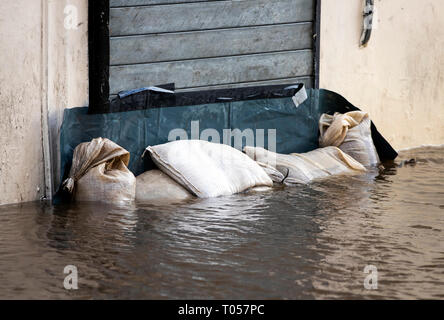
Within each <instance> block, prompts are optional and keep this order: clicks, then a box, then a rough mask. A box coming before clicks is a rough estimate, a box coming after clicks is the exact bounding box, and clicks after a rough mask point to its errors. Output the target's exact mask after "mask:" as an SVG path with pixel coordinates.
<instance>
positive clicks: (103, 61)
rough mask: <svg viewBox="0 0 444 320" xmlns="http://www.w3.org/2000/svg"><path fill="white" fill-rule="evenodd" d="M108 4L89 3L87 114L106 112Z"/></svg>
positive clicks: (101, 0)
mask: <svg viewBox="0 0 444 320" xmlns="http://www.w3.org/2000/svg"><path fill="white" fill-rule="evenodd" d="M321 1H322V0H315V10H314V17H313V21H314V26H315V30H314V32H315V36H314V37H313V51H314V63H313V66H314V70H313V73H314V88H316V89H318V88H319V62H320V43H321V42H320V40H321V39H320V38H321V32H320V31H321ZM109 9H110V5H109V0H89V1H88V55H89V108H88V113H91V114H94V113H103V112H105V111H107V110H108V109H109V105H110V101H109V91H110V87H109V70H110V32H109Z"/></svg>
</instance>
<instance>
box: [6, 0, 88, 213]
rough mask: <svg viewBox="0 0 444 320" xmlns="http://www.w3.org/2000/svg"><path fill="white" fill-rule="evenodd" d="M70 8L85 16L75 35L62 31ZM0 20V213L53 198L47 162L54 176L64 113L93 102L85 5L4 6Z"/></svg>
mask: <svg viewBox="0 0 444 320" xmlns="http://www.w3.org/2000/svg"><path fill="white" fill-rule="evenodd" d="M68 4H72V5H75V6H76V7H77V9H78V12H79V19H78V20H79V26H78V28H77V29H76V30H67V29H65V28H64V19H65V14H64V8H65V6H66V5H68ZM0 12H1V13H2V15H1V17H0V48H1V49H0V61H1V68H0V132H1V134H0V205H1V204H8V203H16V202H24V201H33V200H38V199H40V198H41V197H42V196H45V194H46V192H50V191H51V186H52V183H51V181H52V180H53V178H54V176H53V174H52V171H51V170H50V169H49V170H46V173H45V159H46V164H47V165H46V167H47V168H49V166H50V162H52V161H54V159H56V157H57V156H58V152H57V149H56V148H57V141H58V128H59V126H60V122H61V118H62V112H63V109H64V108H67V107H75V106H82V105H85V104H86V102H87V99H88V97H87V91H88V88H87V84H88V81H87V79H88V67H87V0H70V1H68V0H66V1H64V0H14V1H12V0H11V1H9V0H8V1H6V0H2V1H0ZM48 120H49V121H48ZM48 131H49V132H50V133H51V134H50V135H48V134H47V133H48ZM51 141H52V142H53V145H54V146H55V147H54V148H52V147H49V145H50V142H51ZM44 155H45V156H44ZM54 163H57V161H54ZM55 170H56V168H54V171H55ZM57 176H58V174H57ZM45 180H46V181H48V183H45Z"/></svg>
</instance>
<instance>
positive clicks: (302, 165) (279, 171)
mask: <svg viewBox="0 0 444 320" xmlns="http://www.w3.org/2000/svg"><path fill="white" fill-rule="evenodd" d="M244 152H245V153H246V154H247V155H248V156H249V157H250V158H251V159H253V160H255V161H256V162H257V163H258V164H259V165H261V166H262V167H263V168H264V170H265V171H266V172H267V173H268V175H269V176H270V177H271V178H272V179H273V181H274V182H279V183H284V184H295V183H302V184H306V183H309V182H312V181H314V180H318V179H322V178H327V177H330V176H334V175H343V174H358V173H362V172H365V171H366V169H365V167H364V166H363V165H362V164H360V163H359V162H357V161H356V160H354V159H353V158H352V157H350V156H349V155H347V154H346V153H344V152H342V151H341V150H340V149H338V148H336V147H326V148H320V149H316V150H314V151H310V152H307V153H292V154H279V153H274V152H271V151H268V150H265V149H263V148H259V147H245V148H244Z"/></svg>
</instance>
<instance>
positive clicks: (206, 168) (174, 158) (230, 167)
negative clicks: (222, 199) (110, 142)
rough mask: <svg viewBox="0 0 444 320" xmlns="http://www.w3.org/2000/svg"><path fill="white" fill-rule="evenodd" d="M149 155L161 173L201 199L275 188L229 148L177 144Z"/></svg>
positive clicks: (190, 142)
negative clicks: (261, 187)
mask: <svg viewBox="0 0 444 320" xmlns="http://www.w3.org/2000/svg"><path fill="white" fill-rule="evenodd" d="M147 151H148V152H149V153H150V155H151V158H152V159H153V161H154V163H155V164H156V165H157V166H158V167H159V168H160V170H162V171H163V172H164V173H166V174H167V175H168V176H169V177H171V178H172V179H174V180H175V181H176V182H177V183H179V184H180V185H181V186H183V187H184V188H185V189H187V190H188V191H190V192H191V193H192V194H194V195H196V196H198V197H199V198H210V197H218V196H224V195H231V194H235V193H238V192H242V191H245V190H247V189H249V188H252V187H255V186H272V185H273V181H272V180H271V179H270V178H269V177H268V175H267V174H266V173H265V171H264V170H263V169H262V168H261V167H260V166H259V165H258V164H257V163H256V162H255V161H253V160H252V159H250V158H249V157H248V156H247V155H245V154H243V153H242V152H240V151H239V150H236V149H235V148H232V147H230V146H228V145H224V144H217V143H211V142H208V141H201V140H178V141H173V142H169V143H166V144H162V145H157V146H150V147H148V148H147Z"/></svg>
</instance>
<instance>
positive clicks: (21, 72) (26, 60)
mask: <svg viewBox="0 0 444 320" xmlns="http://www.w3.org/2000/svg"><path fill="white" fill-rule="evenodd" d="M23 8H26V10H23ZM0 12H1V13H2V14H1V17H0V48H1V50H0V61H1V68H0V112H1V116H0V204H4V203H10V202H20V201H28V200H33V199H38V198H39V197H40V196H41V195H42V190H43V189H44V175H43V151H42V134H41V128H42V126H41V107H42V63H41V62H42V50H41V47H42V37H41V17H42V10H41V3H40V1H33V0H16V1H0Z"/></svg>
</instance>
